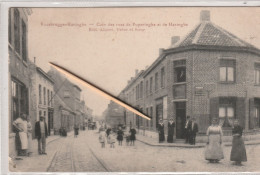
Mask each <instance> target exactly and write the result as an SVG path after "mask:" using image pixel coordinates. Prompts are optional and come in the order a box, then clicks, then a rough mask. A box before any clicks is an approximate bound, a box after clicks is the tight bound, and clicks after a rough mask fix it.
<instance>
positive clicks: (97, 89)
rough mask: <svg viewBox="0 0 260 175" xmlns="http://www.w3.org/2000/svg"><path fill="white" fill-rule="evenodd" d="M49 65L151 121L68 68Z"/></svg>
mask: <svg viewBox="0 0 260 175" xmlns="http://www.w3.org/2000/svg"><path fill="white" fill-rule="evenodd" d="M49 64H50V65H51V66H53V67H54V68H56V69H57V70H58V71H60V72H61V73H63V74H65V75H67V76H68V77H69V78H71V79H73V80H75V81H77V82H79V83H81V84H82V85H84V86H86V87H88V88H89V89H91V90H93V91H95V92H96V93H98V94H100V95H102V96H104V97H105V98H107V99H109V100H111V101H113V102H115V103H117V104H119V105H120V106H122V107H124V108H126V109H128V110H129V111H131V112H133V113H135V114H136V115H139V116H140V117H143V118H145V119H147V120H151V119H150V117H148V116H146V115H144V114H143V113H141V112H139V111H138V110H137V109H135V108H134V107H132V106H130V105H129V104H127V103H125V102H123V101H122V100H120V99H118V98H116V97H115V96H113V95H111V94H109V93H108V92H106V91H105V90H103V89H102V88H100V87H97V86H96V85H94V84H92V83H90V82H89V81H87V80H85V79H84V78H82V77H80V76H78V75H76V74H74V73H72V72H71V71H69V70H67V69H66V68H64V67H61V66H59V65H57V64H55V63H52V62H49Z"/></svg>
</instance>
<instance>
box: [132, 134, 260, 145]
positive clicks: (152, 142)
mask: <svg viewBox="0 0 260 175" xmlns="http://www.w3.org/2000/svg"><path fill="white" fill-rule="evenodd" d="M136 139H137V140H138V141H140V142H142V143H144V144H146V145H149V146H160V147H179V148H203V147H205V145H206V143H196V145H190V144H185V143H167V141H165V142H163V143H158V140H157V139H156V138H150V137H147V136H143V135H140V134H137V135H136ZM223 144H224V146H232V142H224V143H223ZM258 144H260V140H250V141H245V145H258Z"/></svg>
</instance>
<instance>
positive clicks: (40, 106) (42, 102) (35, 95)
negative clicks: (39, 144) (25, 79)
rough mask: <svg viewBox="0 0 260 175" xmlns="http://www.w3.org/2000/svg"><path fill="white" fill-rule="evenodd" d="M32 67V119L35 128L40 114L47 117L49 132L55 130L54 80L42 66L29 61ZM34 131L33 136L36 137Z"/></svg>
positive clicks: (30, 94)
mask: <svg viewBox="0 0 260 175" xmlns="http://www.w3.org/2000/svg"><path fill="white" fill-rule="evenodd" d="M28 65H29V69H30V74H29V77H30V93H29V96H30V121H31V123H32V126H33V129H34V125H35V122H36V121H38V120H39V119H40V116H44V117H45V121H46V123H47V128H48V134H49V135H51V134H53V132H54V130H53V129H54V99H53V95H54V80H52V79H51V78H50V76H49V75H47V73H46V72H44V71H43V70H42V69H41V68H40V67H37V66H36V65H35V64H34V63H32V62H30V61H28ZM34 134H35V133H34V132H33V138H34Z"/></svg>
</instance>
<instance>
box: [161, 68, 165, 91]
mask: <svg viewBox="0 0 260 175" xmlns="http://www.w3.org/2000/svg"><path fill="white" fill-rule="evenodd" d="M164 86H165V70H164V67H163V68H162V69H161V88H163V87H164Z"/></svg>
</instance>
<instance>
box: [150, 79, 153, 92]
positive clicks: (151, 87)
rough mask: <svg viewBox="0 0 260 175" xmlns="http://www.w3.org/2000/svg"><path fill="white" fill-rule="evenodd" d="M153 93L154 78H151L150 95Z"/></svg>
mask: <svg viewBox="0 0 260 175" xmlns="http://www.w3.org/2000/svg"><path fill="white" fill-rule="evenodd" d="M151 93H153V77H151V78H150V94H151Z"/></svg>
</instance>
